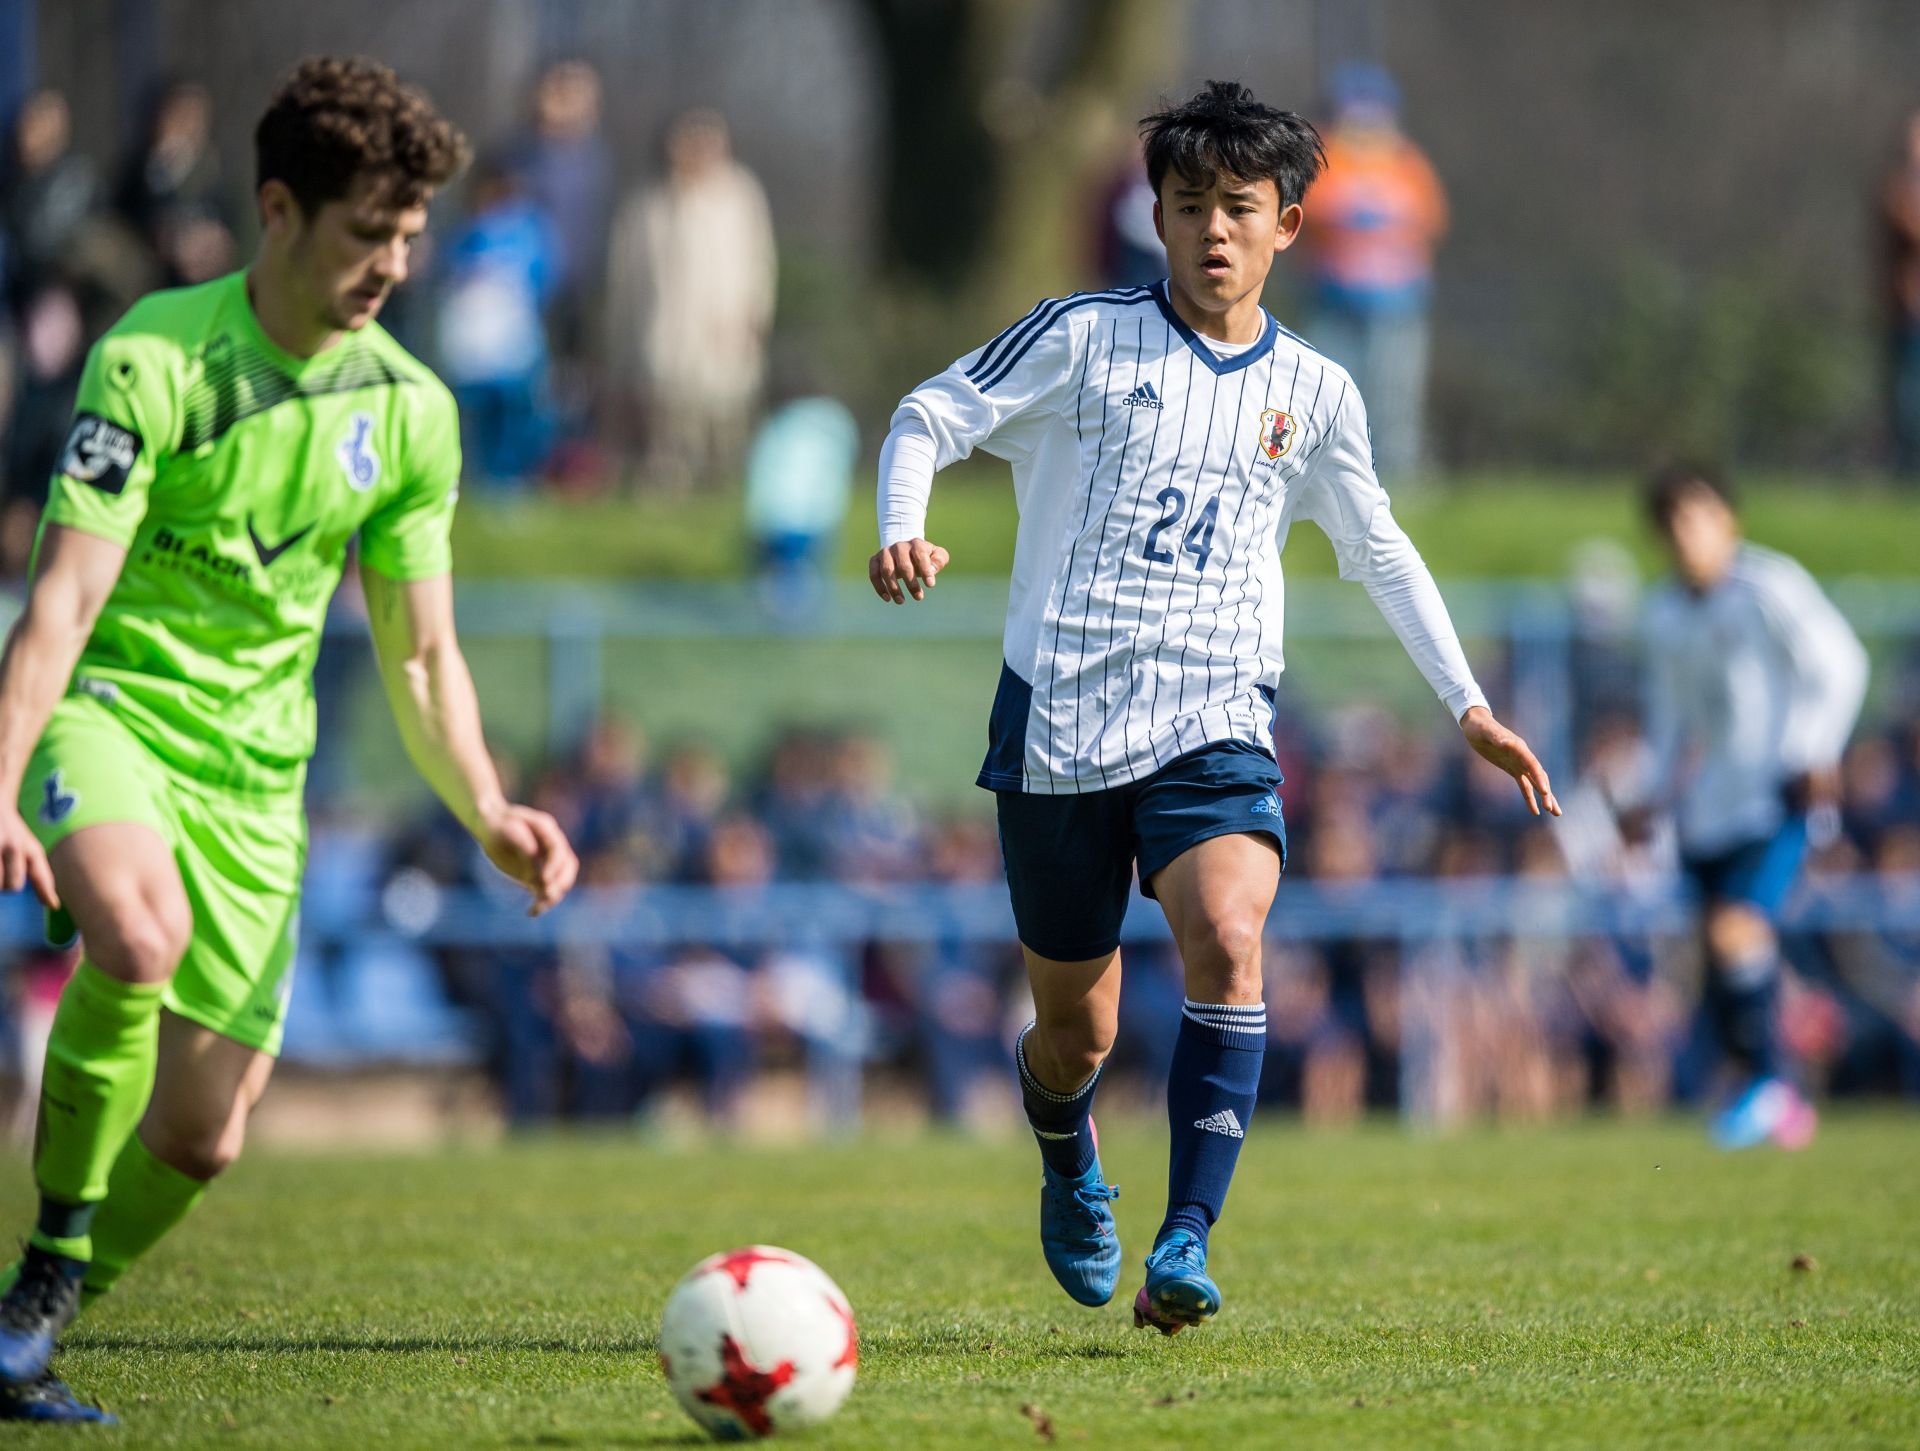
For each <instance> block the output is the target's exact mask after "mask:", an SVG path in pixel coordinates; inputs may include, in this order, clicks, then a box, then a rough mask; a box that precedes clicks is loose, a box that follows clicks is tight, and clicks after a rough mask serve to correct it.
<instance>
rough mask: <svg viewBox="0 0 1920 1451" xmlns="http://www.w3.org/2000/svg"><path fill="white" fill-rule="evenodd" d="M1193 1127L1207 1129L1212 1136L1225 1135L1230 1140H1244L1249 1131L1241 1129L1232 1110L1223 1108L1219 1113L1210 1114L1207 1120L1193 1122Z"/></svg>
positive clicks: (1198, 1119) (1201, 1119) (1199, 1119)
mask: <svg viewBox="0 0 1920 1451" xmlns="http://www.w3.org/2000/svg"><path fill="white" fill-rule="evenodd" d="M1193 1126H1194V1127H1195V1128H1197V1129H1205V1130H1206V1131H1207V1132H1208V1133H1210V1134H1225V1135H1226V1136H1227V1137H1228V1138H1230V1139H1244V1138H1245V1137H1246V1136H1247V1131H1246V1130H1245V1129H1243V1128H1241V1127H1240V1120H1239V1118H1238V1117H1237V1116H1236V1115H1235V1114H1234V1111H1233V1110H1232V1109H1230V1108H1223V1109H1221V1110H1220V1112H1218V1113H1210V1114H1208V1115H1207V1116H1206V1117H1205V1118H1197V1119H1195V1120H1194V1121H1193Z"/></svg>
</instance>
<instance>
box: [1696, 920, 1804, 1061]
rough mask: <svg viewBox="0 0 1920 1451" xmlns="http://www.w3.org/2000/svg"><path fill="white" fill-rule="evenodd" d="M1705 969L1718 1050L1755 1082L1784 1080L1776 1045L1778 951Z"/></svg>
mask: <svg viewBox="0 0 1920 1451" xmlns="http://www.w3.org/2000/svg"><path fill="white" fill-rule="evenodd" d="M1710 970H1711V971H1712V973H1713V980H1712V982H1711V983H1710V984H1709V985H1708V990H1707V991H1708V1001H1709V1003H1710V1004H1711V1005H1712V1011H1713V1024H1714V1027H1715V1029H1716V1030H1717V1032H1718V1035H1719V1038H1720V1047H1721V1050H1722V1051H1723V1052H1725V1053H1727V1054H1728V1055H1729V1056H1731V1057H1732V1058H1734V1059H1736V1060H1737V1061H1739V1062H1740V1063H1741V1064H1742V1065H1743V1066H1744V1067H1746V1068H1747V1070H1748V1071H1749V1072H1751V1073H1753V1074H1754V1075H1755V1076H1756V1077H1760V1078H1779V1077H1782V1076H1783V1075H1785V1073H1786V1072H1787V1056H1786V1051H1785V1049H1784V1048H1783V1046H1782V1045H1781V1042H1780V1029H1779V1026H1778V1012H1777V1007H1778V1003H1779V1000H1780V953H1779V949H1777V948H1768V949H1766V950H1765V951H1762V952H1756V953H1754V954H1753V955H1752V956H1750V957H1747V958H1744V959H1742V960H1739V961H1736V962H1719V963H1715V964H1713V966H1712V968H1711V969H1710Z"/></svg>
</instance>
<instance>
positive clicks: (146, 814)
mask: <svg viewBox="0 0 1920 1451" xmlns="http://www.w3.org/2000/svg"><path fill="white" fill-rule="evenodd" d="M20 814H21V816H23V817H25V818H26V821H27V823H28V824H29V825H30V826H31V827H32V828H33V831H34V834H35V835H36V836H38V837H39V838H40V844H41V845H42V846H44V847H45V848H46V849H47V851H48V852H49V853H51V852H52V851H53V849H54V847H56V846H57V845H59V843H60V842H62V841H64V840H65V839H66V838H67V837H69V836H71V835H73V833H74V832H76V831H80V830H83V829H85V828H86V827H89V826H99V825H101V824H103V823H106V822H135V823H138V824H139V825H141V826H149V827H152V828H153V830H155V831H156V832H158V833H159V834H160V837H161V839H162V840H163V841H165V842H166V843H167V845H168V846H170V847H171V848H172V849H173V859H174V861H175V863H176V864H177V865H178V866H179V868H180V880H181V881H182V882H183V883H184V884H185V886H186V889H187V905H188V906H189V907H190V908H191V909H192V911H193V940H192V942H191V943H190V944H189V946H188V947H187V953H186V956H185V957H183V958H181V960H180V966H179V967H178V968H177V969H176V970H175V971H174V974H173V981H172V982H171V983H170V984H169V985H168V987H167V992H166V996H165V997H164V998H163V999H162V1001H163V1002H164V1003H165V1005H166V1006H167V1008H168V1009H170V1010H171V1011H173V1012H175V1013H178V1014H179V1015H180V1016H181V1017H183V1018H187V1019H190V1020H191V1021H193V1022H196V1023H198V1024H200V1025H201V1026H202V1027H205V1028H210V1029H212V1030H213V1031H214V1032H216V1033H219V1034H220V1035H221V1036H223V1037H227V1038H232V1039H233V1040H234V1041H236V1042H239V1043H244V1044H245V1045H246V1046H247V1047H249V1048H254V1049H257V1050H259V1051H260V1052H263V1053H273V1054H278V1053H279V1051H280V1039H281V1035H282V1033H283V1031H284V1029H285V1026H286V1015H287V995H288V993H289V992H290V991H291V989H292V987H293V959H294V948H295V945H296V943H297V940H298V938H299V935H300V878H301V874H302V873H303V872H304V871H305V869H306V864H307V818H306V812H305V811H304V810H303V809H302V806H301V802H300V798H299V797H298V796H296V795H289V796H286V797H284V798H282V797H278V796H275V797H267V798H262V797H255V796H247V795H239V794H236V793H234V792H231V791H227V790H223V789H221V788H218V787H211V786H204V785H201V784H200V783H198V782H195V781H191V780H189V779H187V778H186V777H184V776H182V775H180V774H179V773H178V772H176V771H172V770H169V769H168V768H167V767H165V766H163V765H162V764H161V763H160V761H159V760H158V759H157V758H156V757H155V756H154V754H153V753H152V752H151V751H150V750H148V749H147V748H146V746H144V745H143V744H142V743H141V742H140V740H139V738H138V737H136V736H135V735H134V734H133V732H132V731H130V730H129V729H127V727H126V725H125V723H124V722H122V721H120V720H119V719H118V718H116V717H115V716H114V714H113V712H112V711H111V710H110V709H109V708H108V707H106V706H105V705H102V704H101V703H100V702H99V701H96V700H93V699H90V698H89V697H87V696H82V695H70V696H68V697H66V698H65V699H64V700H62V701H61V702H60V703H59V705H57V706H55V707H54V711H53V715H52V717H51V718H50V719H49V720H48V722H47V728H46V730H45V731H43V732H42V733H41V735H40V743H39V744H38V745H37V746H35V747H34V752H33V758H32V760H31V761H30V762H29V763H28V765H27V774H26V778H25V780H24V781H22V783H21V786H20Z"/></svg>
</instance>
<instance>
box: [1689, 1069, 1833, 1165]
mask: <svg viewBox="0 0 1920 1451" xmlns="http://www.w3.org/2000/svg"><path fill="white" fill-rule="evenodd" d="M1817 1122H1818V1120H1817V1117H1816V1115H1815V1113H1814V1110H1813V1106H1812V1105H1811V1104H1809V1103H1808V1102H1807V1100H1806V1098H1805V1097H1804V1096H1803V1095H1802V1094H1801V1092H1800V1090H1799V1089H1797V1088H1795V1087H1794V1086H1793V1085H1792V1084H1791V1083H1788V1082H1787V1081H1786V1080H1785V1079H1783V1078H1756V1079H1754V1080H1753V1082H1751V1083H1749V1084H1748V1085H1747V1086H1746V1088H1745V1089H1744V1090H1742V1092H1741V1094H1740V1096H1739V1097H1738V1098H1736V1099H1734V1101H1733V1102H1732V1103H1730V1104H1728V1105H1727V1106H1726V1107H1725V1108H1723V1109H1722V1110H1720V1112H1719V1113H1718V1114H1716V1115H1714V1119H1713V1126H1712V1130H1711V1132H1712V1134H1713V1142H1714V1143H1715V1145H1716V1146H1718V1147H1719V1148H1722V1149H1751V1148H1753V1147H1755V1146H1756V1145H1758V1144H1764V1143H1765V1142H1766V1141H1767V1140H1768V1139H1772V1140H1773V1141H1774V1142H1776V1143H1778V1144H1780V1145H1781V1146H1782V1147H1783V1148H1789V1149H1799V1148H1804V1147H1806V1144H1807V1142H1808V1140H1810V1139H1811V1138H1812V1137H1813V1131H1814V1126H1815V1124H1816V1123H1817Z"/></svg>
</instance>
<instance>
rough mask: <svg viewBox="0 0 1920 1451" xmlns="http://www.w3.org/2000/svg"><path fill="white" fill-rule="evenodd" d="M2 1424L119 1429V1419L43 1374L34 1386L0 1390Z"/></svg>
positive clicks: (45, 1373)
mask: <svg viewBox="0 0 1920 1451" xmlns="http://www.w3.org/2000/svg"><path fill="white" fill-rule="evenodd" d="M0 1421H41V1422H46V1423H54V1422H62V1423H65V1424H68V1425H84V1426H117V1425H119V1424H120V1418H119V1417H118V1416H116V1415H113V1414H112V1413H111V1412H108V1411H103V1410H101V1409H100V1408H99V1407H98V1406H95V1405H89V1404H88V1403H87V1402H85V1401H83V1400H81V1399H80V1398H79V1397H78V1396H76V1395H74V1393H73V1392H72V1391H71V1390H69V1389H68V1388H67V1384H66V1382H65V1381H60V1380H56V1379H54V1376H53V1372H51V1371H43V1372H41V1374H40V1378H39V1379H38V1380H36V1381H34V1382H33V1383H32V1384H31V1385H24V1386H9V1387H7V1388H6V1389H4V1390H0Z"/></svg>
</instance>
